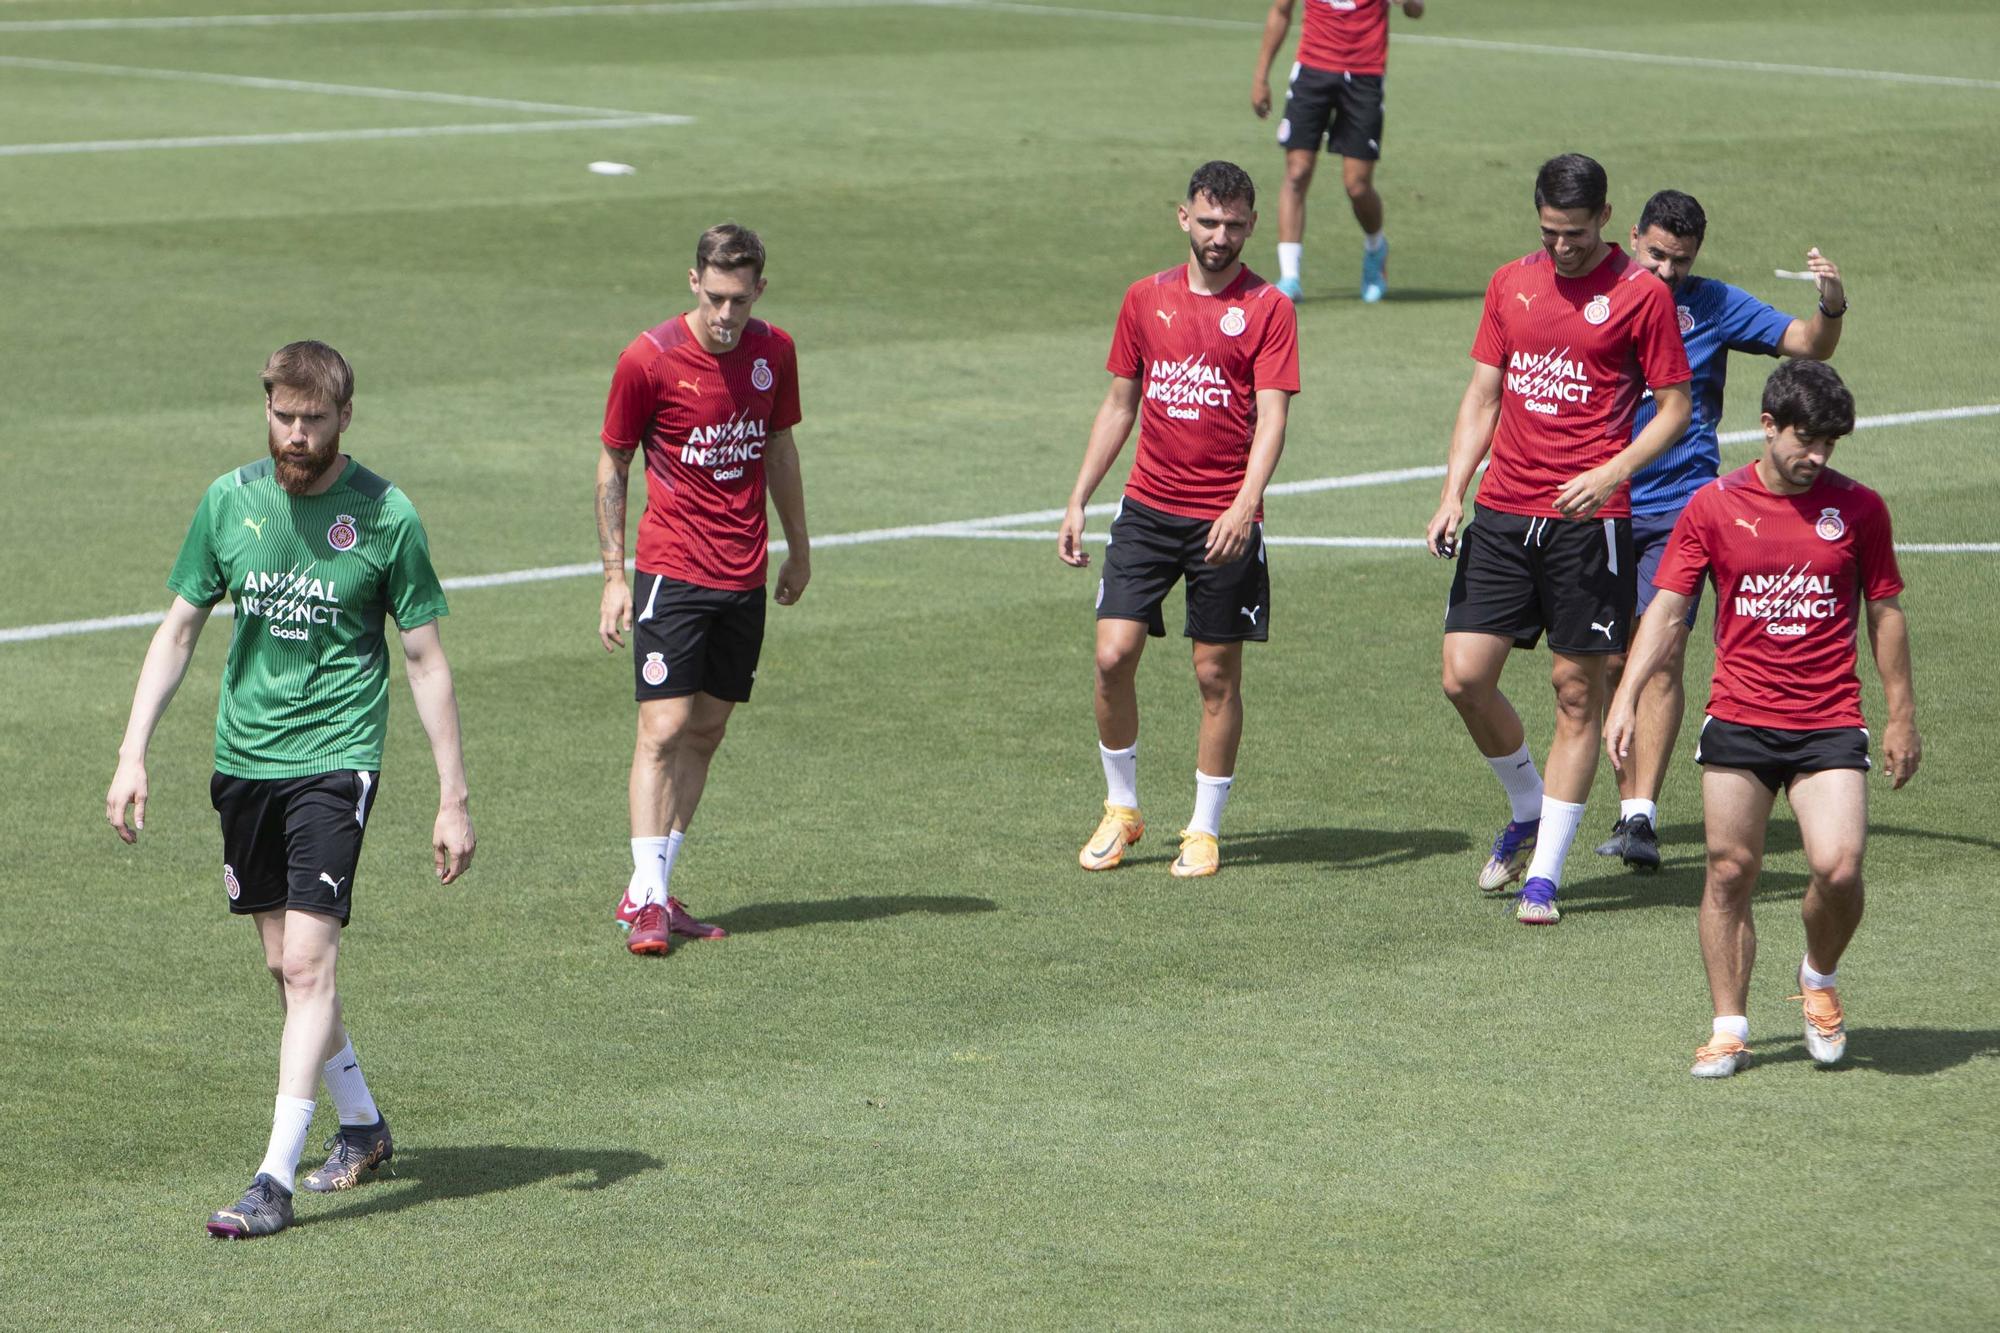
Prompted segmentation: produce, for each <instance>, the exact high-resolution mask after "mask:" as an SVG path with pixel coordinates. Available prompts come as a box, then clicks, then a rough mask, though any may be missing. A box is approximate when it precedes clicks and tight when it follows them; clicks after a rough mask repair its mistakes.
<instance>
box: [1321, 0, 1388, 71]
mask: <svg viewBox="0 0 2000 1333" xmlns="http://www.w3.org/2000/svg"><path fill="white" fill-rule="evenodd" d="M1299 63H1300V64H1301V65H1310V66H1312V68H1314V69H1324V70H1330V71H1332V72H1333V73H1335V74H1380V73H1382V72H1383V71H1384V70H1386V69H1388V68H1389V0H1306V12H1305V16H1304V18H1302V19H1301V20H1300V22H1299Z"/></svg>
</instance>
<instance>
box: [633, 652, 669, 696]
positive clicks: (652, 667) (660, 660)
mask: <svg viewBox="0 0 2000 1333" xmlns="http://www.w3.org/2000/svg"><path fill="white" fill-rule="evenodd" d="M639 679H641V680H643V681H645V682H646V683H647V684H648V685H651V686H653V687H654V688H656V689H657V688H658V687H660V686H662V685H664V684H666V683H667V664H666V661H665V659H664V657H663V656H662V655H661V654H659V653H647V654H646V664H645V665H644V666H642V667H640V668H639Z"/></svg>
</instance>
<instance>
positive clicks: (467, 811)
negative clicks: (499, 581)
mask: <svg viewBox="0 0 2000 1333" xmlns="http://www.w3.org/2000/svg"><path fill="white" fill-rule="evenodd" d="M402 640H403V664H404V666H406V667H407V668H408V669H409V670H408V675H409V677H410V698H411V699H412V700H414V701H415V703H416V705H417V720H418V721H420V722H422V723H423V727H424V735H425V736H427V737H429V738H430V743H431V758H432V760H434V761H435V762H436V764H437V775H438V813H437V821H436V822H435V823H434V824H433V825H432V826H431V856H432V862H433V864H434V866H435V868H436V870H437V877H438V882H439V883H440V884H449V883H451V882H452V881H453V880H455V879H457V878H458V877H459V876H460V875H463V874H464V873H465V872H466V869H467V867H469V866H470V865H471V864H472V849H473V846H474V844H475V841H476V840H475V838H474V836H473V832H472V810H471V807H470V806H469V804H468V800H469V798H468V794H467V791H466V785H465V752H464V750H463V748H462V747H461V746H460V744H459V733H458V695H457V693H456V691H455V690H454V689H453V688H452V683H451V663H450V662H449V661H447V660H446V658H445V655H444V640H443V639H442V638H440V637H439V635H438V625H437V622H436V621H435V620H433V621H429V622H428V623H426V624H422V625H419V626H417V627H416V628H415V629H407V630H404V631H403V632H402Z"/></svg>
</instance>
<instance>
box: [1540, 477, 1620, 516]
mask: <svg viewBox="0 0 2000 1333" xmlns="http://www.w3.org/2000/svg"><path fill="white" fill-rule="evenodd" d="M1619 480H1620V478H1619V476H1618V473H1617V471H1616V470H1615V469H1613V468H1610V467H1608V466H1607V467H1594V468H1592V469H1591V470H1590V471H1588V472H1579V473H1577V474H1576V475H1575V476H1574V477H1571V478H1570V479H1569V480H1568V481H1566V482H1564V483H1563V488H1562V489H1561V490H1559V491H1557V492H1556V512H1557V513H1558V514H1561V515H1562V516H1563V517H1564V518H1589V517H1590V516H1591V515H1592V514H1594V513H1596V512H1597V511H1598V510H1599V509H1601V508H1603V506H1604V502H1605V501H1606V500H1609V499H1610V498H1611V497H1612V495H1613V494H1614V493H1615V492H1616V491H1617V490H1618V482H1619Z"/></svg>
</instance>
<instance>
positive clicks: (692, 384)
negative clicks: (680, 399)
mask: <svg viewBox="0 0 2000 1333" xmlns="http://www.w3.org/2000/svg"><path fill="white" fill-rule="evenodd" d="M674 383H675V384H678V385H679V386H680V387H681V388H683V389H686V390H687V391H688V392H689V393H700V392H701V377H700V376H696V377H695V378H694V379H693V380H692V381H689V380H675V381H674Z"/></svg>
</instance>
